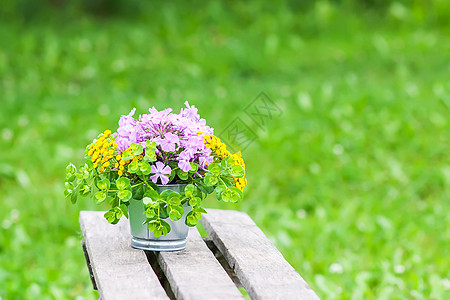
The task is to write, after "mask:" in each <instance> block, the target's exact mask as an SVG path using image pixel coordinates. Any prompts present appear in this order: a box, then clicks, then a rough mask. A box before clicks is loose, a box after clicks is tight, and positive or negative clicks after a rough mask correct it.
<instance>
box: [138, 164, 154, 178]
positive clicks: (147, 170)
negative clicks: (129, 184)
mask: <svg viewBox="0 0 450 300" xmlns="http://www.w3.org/2000/svg"><path fill="white" fill-rule="evenodd" d="M139 170H140V171H141V172H142V174H144V175H148V174H150V173H151V171H152V167H151V166H150V164H149V163H146V162H143V161H141V162H140V163H139Z"/></svg>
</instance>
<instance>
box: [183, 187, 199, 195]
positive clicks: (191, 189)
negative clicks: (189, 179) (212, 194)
mask: <svg viewBox="0 0 450 300" xmlns="http://www.w3.org/2000/svg"><path fill="white" fill-rule="evenodd" d="M196 191H197V189H196V187H195V185H193V184H188V185H187V186H186V187H185V188H184V194H185V195H186V197H189V198H190V197H193V196H194V193H195V192H196Z"/></svg>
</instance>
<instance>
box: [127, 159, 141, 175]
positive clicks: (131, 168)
mask: <svg viewBox="0 0 450 300" xmlns="http://www.w3.org/2000/svg"><path fill="white" fill-rule="evenodd" d="M128 171H129V172H130V173H137V172H138V171H139V164H138V162H137V161H132V162H131V163H130V164H129V165H128Z"/></svg>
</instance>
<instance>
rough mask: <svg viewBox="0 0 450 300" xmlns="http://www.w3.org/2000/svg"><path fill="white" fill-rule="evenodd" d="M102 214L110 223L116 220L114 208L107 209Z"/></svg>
mask: <svg viewBox="0 0 450 300" xmlns="http://www.w3.org/2000/svg"><path fill="white" fill-rule="evenodd" d="M103 216H104V217H105V219H106V220H107V221H108V222H109V223H111V224H112V223H113V222H114V221H115V220H116V214H115V212H114V209H110V210H108V211H107V212H106V213H105V214H104V215H103Z"/></svg>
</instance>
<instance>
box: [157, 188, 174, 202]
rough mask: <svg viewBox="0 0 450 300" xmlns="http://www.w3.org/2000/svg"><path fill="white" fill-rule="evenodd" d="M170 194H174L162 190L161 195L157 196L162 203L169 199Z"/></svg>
mask: <svg viewBox="0 0 450 300" xmlns="http://www.w3.org/2000/svg"><path fill="white" fill-rule="evenodd" d="M172 193H174V192H173V191H171V190H164V191H162V192H161V194H159V198H160V199H161V200H162V201H164V202H167V200H168V199H169V196H170V195H172Z"/></svg>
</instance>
